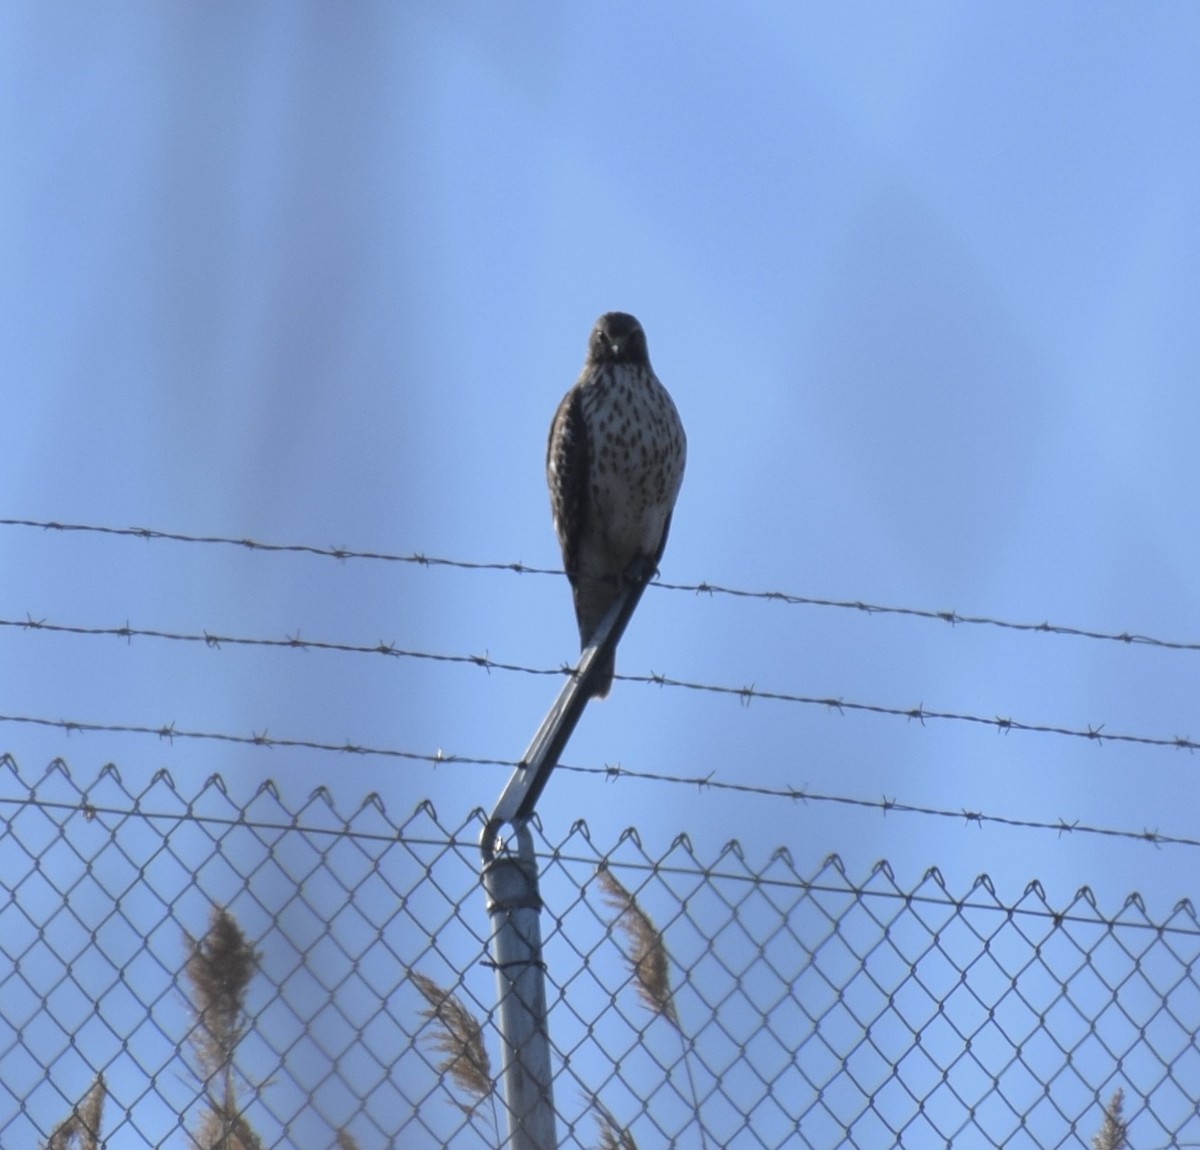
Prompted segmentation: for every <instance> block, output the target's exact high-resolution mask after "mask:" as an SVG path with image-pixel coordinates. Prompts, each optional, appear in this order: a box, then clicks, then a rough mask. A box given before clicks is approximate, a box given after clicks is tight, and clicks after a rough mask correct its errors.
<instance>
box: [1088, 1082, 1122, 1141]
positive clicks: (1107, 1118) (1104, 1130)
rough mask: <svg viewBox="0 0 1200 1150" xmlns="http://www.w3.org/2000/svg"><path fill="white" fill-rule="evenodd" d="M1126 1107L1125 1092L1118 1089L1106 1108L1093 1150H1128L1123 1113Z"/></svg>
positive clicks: (1094, 1139)
mask: <svg viewBox="0 0 1200 1150" xmlns="http://www.w3.org/2000/svg"><path fill="white" fill-rule="evenodd" d="M1124 1105H1125V1091H1124V1090H1121V1089H1120V1088H1118V1089H1117V1090H1116V1092H1115V1093H1114V1094H1113V1096H1112V1097H1111V1098H1110V1099H1109V1100H1108V1105H1107V1106H1105V1108H1104V1124H1103V1125H1102V1126H1101V1127H1100V1132H1099V1133H1098V1134H1097V1135H1096V1136H1095V1137H1094V1138H1093V1139H1092V1147H1093V1150H1126V1147H1127V1146H1128V1145H1129V1142H1128V1140H1127V1139H1126V1137H1125V1131H1126V1129H1127V1126H1126V1122H1125V1119H1124V1118H1123V1117H1122V1116H1121V1111H1122V1109H1123V1107H1124Z"/></svg>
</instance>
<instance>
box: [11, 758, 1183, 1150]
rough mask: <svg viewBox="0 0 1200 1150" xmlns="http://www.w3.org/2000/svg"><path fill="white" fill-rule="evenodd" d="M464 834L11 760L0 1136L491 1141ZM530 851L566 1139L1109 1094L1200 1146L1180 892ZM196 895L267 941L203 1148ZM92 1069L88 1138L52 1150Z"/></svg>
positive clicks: (483, 925) (1074, 1129) (1002, 1113)
mask: <svg viewBox="0 0 1200 1150" xmlns="http://www.w3.org/2000/svg"><path fill="white" fill-rule="evenodd" d="M480 826H481V816H479V815H476V816H473V817H472V818H471V819H469V820H468V821H467V822H466V823H465V824H464V825H462V826H459V827H446V826H445V825H443V824H442V823H441V822H440V821H439V819H438V817H437V815H436V813H435V812H434V810H433V809H432V808H431V807H430V806H428V805H423V806H421V807H419V808H418V809H417V810H416V811H415V812H413V813H412V814H410V815H408V816H407V817H403V818H396V817H394V816H392V815H390V814H389V813H388V812H387V811H385V810H384V808H383V806H382V804H381V803H380V802H379V801H378V800H377V799H375V798H368V799H367V800H366V801H364V802H363V803H362V805H361V806H360V807H359V808H358V809H357V810H356V811H354V812H353V813H350V814H349V815H346V814H344V813H340V812H339V811H338V810H337V809H335V807H334V805H333V803H332V802H331V800H330V797H329V796H328V795H327V794H326V793H325V792H323V791H317V792H316V793H314V794H313V796H312V797H311V798H310V799H309V800H308V801H307V802H306V803H304V804H301V805H299V806H297V807H295V808H292V807H289V805H288V804H287V803H285V802H283V801H282V800H281V798H280V796H279V794H278V793H277V791H276V790H275V788H274V787H273V786H272V785H271V784H266V785H264V786H262V787H260V788H259V789H258V791H257V793H256V794H254V796H253V797H252V798H251V799H250V800H249V801H248V802H237V801H235V800H234V798H233V797H232V796H231V795H230V794H229V793H228V791H227V788H226V786H225V784H224V783H223V782H222V781H221V779H220V778H218V777H215V776H214V777H213V778H211V779H210V780H209V781H208V783H207V784H206V785H205V786H204V787H202V788H200V789H199V790H198V791H197V792H196V793H194V794H183V793H181V792H180V790H179V789H178V788H177V787H176V786H175V785H174V784H173V782H172V780H171V779H170V777H169V776H168V775H167V774H165V773H159V774H158V775H156V776H154V778H153V779H152V780H151V781H150V782H149V783H145V784H143V785H140V786H133V785H130V784H129V783H128V782H126V781H125V780H123V778H122V776H121V774H120V773H119V772H118V771H117V770H116V769H114V768H112V767H108V768H106V769H105V770H103V771H101V772H100V773H99V775H98V776H97V777H95V778H93V779H91V780H89V781H88V782H87V783H86V785H85V784H82V783H80V782H79V781H77V780H76V779H74V778H73V777H72V775H71V773H70V771H69V770H68V769H67V767H66V766H65V765H64V764H62V763H61V762H55V763H53V764H51V765H50V767H49V768H48V769H47V770H46V771H45V772H44V773H43V774H41V776H40V777H38V778H36V779H27V778H26V777H25V775H23V773H22V770H21V769H20V768H19V766H18V765H17V764H16V763H14V762H13V761H12V760H11V759H5V760H3V766H2V767H0V875H2V876H3V877H2V884H3V886H2V893H0V1145H2V1146H4V1147H6V1148H7V1147H13V1148H14V1150H15V1148H23V1147H34V1146H40V1145H46V1144H49V1143H50V1142H51V1141H52V1139H53V1138H55V1137H57V1138H58V1140H59V1141H58V1143H57V1144H58V1145H64V1146H65V1145H68V1144H74V1145H80V1146H86V1145H107V1146H109V1147H118V1146H120V1147H124V1146H144V1145H151V1146H180V1147H186V1146H195V1145H198V1144H200V1145H211V1146H216V1145H222V1146H229V1147H233V1146H252V1145H260V1146H264V1147H293V1146H294V1147H335V1146H337V1147H343V1148H345V1147H351V1146H356V1147H359V1148H361V1150H375V1148H378V1147H405V1148H409V1147H440V1146H451V1145H453V1146H456V1147H459V1146H461V1147H473V1146H479V1147H484V1146H499V1145H503V1144H504V1142H505V1140H506V1135H505V1134H504V1133H503V1132H504V1130H505V1123H504V1115H503V1100H502V1098H501V1097H500V1096H499V1094H498V1091H493V1090H491V1089H490V1085H489V1084H490V1081H491V1076H492V1075H494V1074H495V1068H496V1066H497V1063H498V1061H499V1047H500V1039H499V1035H498V1034H497V1033H496V1030H495V1025H494V1021H493V1019H494V1007H495V993H496V991H495V979H494V972H493V971H492V970H491V969H489V967H488V965H487V955H488V938H487V931H488V919H487V915H486V912H485V906H484V900H483V895H482V891H481V889H480V885H479V877H478V869H479V854H478V844H477V840H478V835H479V829H480ZM538 854H539V862H540V865H541V874H542V877H541V893H542V896H543V899H544V902H545V909H544V911H543V934H544V937H545V944H546V945H545V960H546V968H547V979H548V997H549V1027H550V1034H551V1039H552V1042H553V1046H554V1057H555V1079H554V1101H555V1106H556V1110H557V1113H558V1127H559V1130H558V1133H559V1140H560V1144H561V1145H563V1146H588V1147H592V1146H598V1145H602V1144H603V1145H608V1146H613V1147H632V1146H640V1147H643V1148H646V1147H659V1146H681V1147H707V1148H709V1150H716V1148H717V1147H746V1148H751V1147H785V1146H786V1147H791V1146H795V1147H812V1148H814V1150H816V1148H819V1150H833V1148H836V1147H859V1148H863V1150H866V1148H868V1147H869V1148H872V1150H874V1148H877V1147H889V1146H908V1147H920V1148H925V1147H949V1146H954V1147H956V1148H958V1147H985V1146H987V1147H993V1146H1003V1147H1014V1148H1018V1147H1019V1148H1026V1147H1030V1148H1032V1147H1039V1148H1045V1147H1080V1146H1085V1147H1086V1146H1090V1145H1091V1139H1092V1137H1093V1135H1095V1134H1096V1132H1097V1131H1098V1130H1099V1129H1100V1126H1101V1122H1102V1118H1103V1109H1104V1106H1105V1103H1106V1102H1108V1101H1109V1099H1110V1098H1111V1097H1112V1095H1113V1094H1114V1093H1115V1091H1116V1090H1117V1089H1121V1090H1123V1091H1124V1098H1125V1115H1124V1116H1125V1121H1126V1122H1127V1135H1128V1140H1129V1145H1130V1146H1131V1147H1135V1148H1137V1150H1151V1148H1155V1147H1167V1146H1182V1145H1187V1144H1200V1117H1198V1116H1197V1100H1198V1099H1200V1051H1198V1050H1197V1043H1196V1034H1197V1032H1198V1030H1200V979H1198V978H1197V962H1198V960H1200V923H1198V922H1197V918H1196V914H1195V911H1194V909H1193V907H1192V906H1191V904H1190V903H1186V902H1184V903H1180V904H1179V905H1178V906H1177V907H1176V908H1175V910H1174V912H1173V913H1172V914H1171V915H1169V916H1168V917H1167V918H1166V919H1165V920H1163V921H1154V920H1152V919H1151V918H1150V917H1149V916H1148V915H1147V912H1146V910H1145V908H1144V906H1143V905H1142V903H1141V902H1140V900H1138V899H1137V898H1136V897H1132V898H1130V899H1129V900H1127V901H1126V903H1125V904H1124V905H1123V906H1122V907H1120V908H1119V909H1118V910H1117V912H1116V913H1115V914H1113V915H1111V916H1110V915H1108V914H1106V913H1104V912H1103V911H1102V909H1101V908H1100V907H1099V906H1098V905H1097V903H1096V901H1095V900H1094V898H1093V897H1092V895H1091V894H1090V893H1089V892H1087V891H1081V892H1080V893H1079V895H1078V896H1077V897H1076V898H1075V899H1074V901H1073V902H1072V903H1071V904H1070V905H1068V906H1065V907H1057V908H1056V907H1052V906H1049V905H1047V900H1046V898H1045V897H1044V894H1043V892H1042V891H1041V889H1040V888H1039V887H1038V886H1037V885H1036V884H1032V885H1030V886H1029V887H1028V888H1027V889H1026V890H1025V891H1024V892H1023V894H1022V895H1021V896H1020V897H1019V898H1017V899H1016V900H1015V901H1012V900H1006V899H1005V898H1004V897H1003V896H1002V895H1001V894H999V893H998V892H996V891H995V890H993V888H992V886H991V885H990V883H989V882H988V881H987V880H986V879H981V880H979V881H978V882H977V883H976V884H975V885H974V886H973V887H972V888H971V889H970V890H967V891H964V892H960V893H957V894H956V893H953V892H951V891H949V890H947V889H946V886H945V884H944V883H943V881H942V879H941V877H940V875H939V874H938V873H937V872H936V871H930V872H929V873H928V874H926V875H925V876H924V878H923V879H922V881H921V882H919V883H918V884H917V885H916V886H915V887H912V888H911V889H910V888H909V887H906V886H904V885H901V884H900V883H898V882H897V880H896V878H895V877H894V876H893V874H892V873H891V871H890V870H889V869H888V867H887V866H886V865H883V864H880V865H879V866H877V867H876V868H875V869H874V870H873V871H872V872H871V873H870V874H868V875H865V876H861V877H860V878H855V877H852V876H849V875H847V874H846V873H845V872H844V870H843V868H842V866H841V864H840V863H839V861H838V860H837V859H836V858H833V859H828V860H826V862H825V863H824V864H823V865H822V866H821V867H819V868H818V869H817V870H816V871H815V873H802V872H801V870H800V869H799V868H798V867H797V866H796V865H795V863H794V861H793V860H792V858H791V857H790V856H789V855H788V854H787V853H786V852H783V851H779V852H776V853H775V854H774V855H772V856H770V858H769V859H766V860H765V861H762V860H755V859H749V858H746V857H744V856H743V854H742V852H741V851H740V850H739V849H738V848H737V847H736V846H733V845H731V846H730V847H729V848H727V849H726V850H725V851H724V852H723V853H722V854H720V856H719V857H717V858H714V859H707V860H702V859H699V858H697V857H696V855H695V853H694V852H693V850H692V848H691V846H690V844H689V843H688V841H687V839H686V838H680V839H678V840H676V842H675V843H674V844H673V845H672V847H671V848H670V849H669V850H668V851H667V852H666V853H665V854H662V855H660V856H658V857H654V856H651V855H650V854H649V853H648V852H647V851H645V850H644V849H643V848H642V846H641V845H640V843H639V840H638V837H637V835H636V834H635V833H634V832H632V831H630V832H627V833H626V835H624V836H623V837H622V838H621V839H620V841H618V842H616V843H609V844H604V845H600V844H596V843H594V842H593V841H592V840H591V838H590V837H589V834H588V831H587V829H586V827H585V826H584V825H583V824H578V825H576V826H575V827H573V828H571V829H570V831H569V832H568V833H567V834H566V835H565V836H563V837H562V838H561V839H560V840H559V841H557V842H553V843H551V842H547V841H546V840H545V839H544V838H542V839H539V840H538ZM214 908H216V909H217V911H220V912H227V914H228V916H230V919H231V921H234V922H236V924H237V927H238V928H239V929H240V931H241V932H242V933H243V934H244V936H245V939H247V940H249V944H250V945H252V946H253V948H254V950H255V951H256V952H257V962H256V972H255V973H254V974H253V977H252V978H251V979H250V981H249V983H248V985H247V987H246V990H245V995H244V1002H242V1001H239V1007H242V1008H244V1014H243V1015H242V1020H241V1021H242V1025H241V1026H240V1028H239V1029H238V1030H237V1033H236V1035H234V1037H235V1038H236V1049H231V1063H232V1068H231V1075H230V1080H229V1081H230V1083H231V1084H232V1086H233V1089H234V1092H235V1095H236V1099H237V1104H236V1105H237V1112H238V1115H239V1120H240V1121H241V1122H242V1123H243V1124H244V1125H243V1126H242V1127H239V1130H240V1134H239V1136H238V1139H231V1138H230V1137H229V1136H228V1133H227V1134H226V1141H224V1142H220V1141H217V1140H213V1136H212V1135H211V1127H210V1128H209V1134H208V1135H205V1134H204V1133H203V1123H202V1121H201V1117H202V1114H203V1112H204V1111H205V1108H206V1107H208V1108H210V1109H211V1107H212V1099H213V1098H214V1095H215V1094H218V1093H219V1090H218V1089H217V1087H218V1086H221V1087H222V1088H223V1084H220V1083H217V1084H215V1083H214V1078H215V1076H214V1074H213V1072H212V1066H211V1063H209V1064H206V1063H205V1062H204V1060H203V1058H201V1057H199V1055H198V1053H197V1051H198V1049H199V1048H200V1047H201V1046H202V1045H203V1044H202V1043H198V1042H197V1036H198V1033H200V1036H201V1037H203V1035H202V1033H201V1032H203V1031H204V1026H205V1025H206V1023H205V1020H204V1018H203V1017H202V1016H201V1015H202V1012H200V1011H198V1009H197V1006H196V1002H195V985H194V980H193V983H189V980H188V977H187V976H186V975H185V967H186V966H187V961H188V956H189V954H191V953H193V952H194V947H195V944H196V943H197V941H198V940H201V939H202V938H204V937H206V936H205V932H206V930H208V929H209V927H210V924H211V923H212V922H214V921H215V920H214V918H213V914H214ZM190 947H191V948H192V949H189V948H190ZM667 955H669V958H666V956H667ZM664 958H666V961H665V963H661V962H660V960H662V959H664ZM656 963H659V964H658V965H656ZM656 995H657V997H656ZM452 1008H453V1009H452ZM455 1010H458V1011H460V1013H457V1014H456V1013H454V1011H455ZM468 1020H474V1021H473V1022H472V1021H468ZM474 1022H477V1023H478V1024H479V1029H478V1031H477V1032H474V1031H472V1030H471V1027H472V1026H473V1025H474ZM100 1074H102V1075H103V1090H104V1095H105V1102H104V1108H103V1116H102V1120H101V1130H100V1132H99V1137H98V1138H95V1139H93V1141H92V1142H90V1143H89V1142H87V1141H86V1140H83V1137H82V1135H80V1136H79V1137H80V1139H81V1140H79V1141H77V1142H75V1143H69V1142H67V1141H64V1140H63V1134H62V1131H63V1129H64V1127H62V1126H61V1123H62V1122H63V1120H64V1119H65V1118H67V1117H69V1116H70V1115H71V1114H72V1113H76V1108H77V1107H78V1105H79V1104H80V1103H81V1100H83V1099H84V1098H85V1096H87V1095H88V1092H89V1090H91V1089H92V1087H93V1085H94V1083H95V1082H96V1081H97V1075H100ZM56 1131H57V1133H56ZM76 1133H77V1134H79V1130H78V1127H77V1128H76ZM206 1138H207V1139H208V1140H207V1141H206Z"/></svg>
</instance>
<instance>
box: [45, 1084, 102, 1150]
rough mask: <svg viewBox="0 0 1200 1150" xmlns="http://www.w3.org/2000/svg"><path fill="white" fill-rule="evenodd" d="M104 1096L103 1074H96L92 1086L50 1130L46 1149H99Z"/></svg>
mask: <svg viewBox="0 0 1200 1150" xmlns="http://www.w3.org/2000/svg"><path fill="white" fill-rule="evenodd" d="M104 1098H105V1089H104V1075H103V1074H97V1075H96V1080H95V1081H94V1082H93V1083H92V1088H91V1089H90V1090H89V1091H88V1092H87V1093H86V1094H85V1095H84V1096H83V1099H82V1100H81V1101H80V1102H77V1103H76V1104H75V1109H74V1110H72V1111H71V1115H70V1117H69V1118H66V1119H64V1120H63V1121H62V1122H60V1123H59V1124H58V1125H57V1126H56V1127H55V1128H54V1130H53V1131H52V1132H51V1134H50V1141H48V1142H47V1143H46V1150H100V1120H101V1118H102V1117H103V1114H104Z"/></svg>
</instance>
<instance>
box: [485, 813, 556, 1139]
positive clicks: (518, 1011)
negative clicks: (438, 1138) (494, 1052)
mask: <svg viewBox="0 0 1200 1150" xmlns="http://www.w3.org/2000/svg"><path fill="white" fill-rule="evenodd" d="M516 837H517V847H518V849H517V853H516V854H515V855H514V854H510V853H505V854H499V855H493V857H492V858H491V859H490V861H487V862H485V864H484V867H483V885H484V889H485V890H486V891H487V900H488V914H489V916H490V917H491V921H492V954H493V956H494V957H493V963H494V965H495V967H496V991H497V1002H498V1004H499V1006H498V1015H499V1025H500V1034H501V1038H502V1040H503V1044H504V1060H503V1065H504V1096H505V1102H506V1105H507V1110H508V1132H509V1140H508V1143H507V1145H508V1147H509V1150H555V1148H556V1147H557V1145H558V1141H557V1136H556V1134H555V1129H554V1098H553V1093H552V1089H551V1069H550V1034H549V1029H548V1025H547V1018H546V982H545V978H544V975H543V968H544V963H543V962H542V928H541V923H540V920H539V916H540V914H541V910H542V900H541V896H540V895H539V893H538V874H537V859H536V858H535V857H534V852H533V836H532V835H531V834H530V832H529V827H528V826H526V825H522V826H521V827H519V828H518V830H517V836H516Z"/></svg>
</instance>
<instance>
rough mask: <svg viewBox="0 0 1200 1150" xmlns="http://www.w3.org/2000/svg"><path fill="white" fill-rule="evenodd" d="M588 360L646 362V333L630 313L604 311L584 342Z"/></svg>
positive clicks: (647, 359)
mask: <svg viewBox="0 0 1200 1150" xmlns="http://www.w3.org/2000/svg"><path fill="white" fill-rule="evenodd" d="M588 360H589V361H590V362H591V363H630V364H646V365H648V364H649V363H650V354H649V352H648V351H647V350H646V333H645V332H644V331H643V330H642V325H641V324H640V323H638V321H637V320H636V319H634V317H633V316H631V315H628V314H626V313H625V312H623V311H610V312H605V313H604V315H602V316H601V317H600V318H599V319H598V320H596V326H595V327H594V328H592V337H591V339H590V340H589V342H588Z"/></svg>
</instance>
